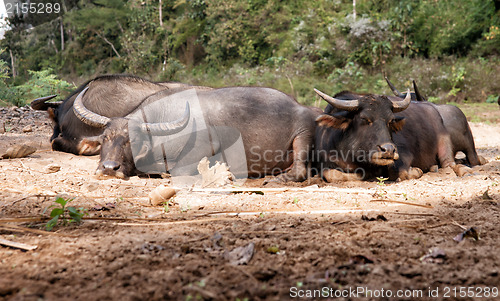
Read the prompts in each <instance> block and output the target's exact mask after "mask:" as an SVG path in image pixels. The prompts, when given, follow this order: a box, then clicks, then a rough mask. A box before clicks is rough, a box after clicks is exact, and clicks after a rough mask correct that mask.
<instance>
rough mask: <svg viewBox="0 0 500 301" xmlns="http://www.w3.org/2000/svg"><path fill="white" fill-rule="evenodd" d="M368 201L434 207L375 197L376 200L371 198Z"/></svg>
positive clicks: (426, 206)
mask: <svg viewBox="0 0 500 301" xmlns="http://www.w3.org/2000/svg"><path fill="white" fill-rule="evenodd" d="M370 202H385V203H396V204H404V205H410V206H417V207H423V208H428V209H433V208H434V207H432V206H430V205H422V204H417V203H410V202H404V201H395V200H387V199H376V200H371V201H370Z"/></svg>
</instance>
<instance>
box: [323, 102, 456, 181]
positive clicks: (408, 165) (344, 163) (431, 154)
mask: <svg viewBox="0 0 500 301" xmlns="http://www.w3.org/2000/svg"><path fill="white" fill-rule="evenodd" d="M335 98H339V99H359V101H360V106H359V109H358V110H357V111H354V112H346V111H342V110H338V109H336V108H334V107H333V106H331V105H328V106H327V108H326V109H325V114H324V115H321V116H320V117H319V118H318V119H317V122H318V127H317V129H316V142H315V145H316V150H315V155H317V158H315V159H316V160H315V161H316V162H315V166H316V168H317V169H318V171H319V172H321V173H322V174H323V175H325V177H326V175H328V177H331V176H332V174H334V173H331V172H327V173H325V171H327V170H329V169H337V170H339V171H341V172H344V173H356V174H357V175H356V176H357V178H360V179H370V178H373V177H377V176H383V177H389V178H390V179H391V180H396V179H398V178H399V179H401V180H405V179H410V178H418V177H420V176H421V175H422V172H423V171H428V170H429V169H430V168H431V166H433V165H436V164H440V165H441V166H444V167H447V166H453V165H454V162H453V160H452V157H451V145H450V144H451V143H450V140H449V135H448V133H447V132H446V129H445V128H444V125H443V123H442V120H441V117H440V115H439V113H438V112H437V111H436V110H435V108H434V107H433V106H432V105H429V104H416V103H413V102H412V103H411V104H410V105H409V107H408V108H407V109H406V110H404V111H402V112H398V113H393V112H392V110H391V102H390V100H391V99H392V100H393V99H394V98H393V97H387V96H374V95H363V94H357V93H351V92H341V93H339V94H337V95H336V96H335ZM398 100H400V99H398ZM392 148H394V150H392ZM332 151H333V152H332ZM353 152H357V153H360V152H362V153H365V154H369V155H368V156H357V157H356V156H346V154H351V153H353ZM325 154H330V155H325ZM332 154H334V155H332ZM379 158H381V159H382V160H380V159H379ZM374 159H375V160H374ZM350 178H353V177H350ZM354 178H356V177H354ZM338 179H339V180H342V179H346V177H345V176H343V177H340V178H338Z"/></svg>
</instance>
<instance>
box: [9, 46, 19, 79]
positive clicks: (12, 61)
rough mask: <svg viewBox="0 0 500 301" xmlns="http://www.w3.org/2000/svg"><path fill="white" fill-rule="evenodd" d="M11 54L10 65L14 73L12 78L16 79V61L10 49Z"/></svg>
mask: <svg viewBox="0 0 500 301" xmlns="http://www.w3.org/2000/svg"><path fill="white" fill-rule="evenodd" d="M9 53H10V64H11V66H12V67H11V71H12V78H16V76H17V74H16V60H15V58H14V54H13V53H12V49H9Z"/></svg>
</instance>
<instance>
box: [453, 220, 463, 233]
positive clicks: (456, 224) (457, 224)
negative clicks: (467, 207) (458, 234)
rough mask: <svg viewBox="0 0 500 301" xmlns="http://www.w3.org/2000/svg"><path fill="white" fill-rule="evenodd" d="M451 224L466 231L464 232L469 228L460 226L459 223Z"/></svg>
mask: <svg viewBox="0 0 500 301" xmlns="http://www.w3.org/2000/svg"><path fill="white" fill-rule="evenodd" d="M451 224H452V225H455V226H457V227H460V228H461V229H462V230H464V231H467V227H465V226H462V225H460V224H459V223H457V222H456V221H452V222H451Z"/></svg>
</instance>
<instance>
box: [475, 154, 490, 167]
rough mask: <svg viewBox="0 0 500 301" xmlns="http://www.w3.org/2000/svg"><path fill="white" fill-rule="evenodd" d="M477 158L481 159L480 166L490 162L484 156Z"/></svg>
mask: <svg viewBox="0 0 500 301" xmlns="http://www.w3.org/2000/svg"><path fill="white" fill-rule="evenodd" d="M477 158H478V159H479V164H480V165H484V164H486V163H488V160H486V158H484V157H483V156H477Z"/></svg>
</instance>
